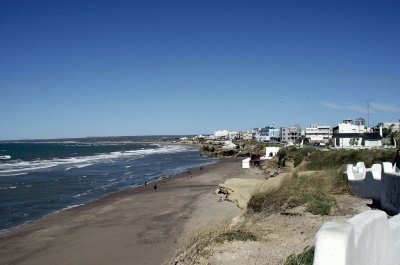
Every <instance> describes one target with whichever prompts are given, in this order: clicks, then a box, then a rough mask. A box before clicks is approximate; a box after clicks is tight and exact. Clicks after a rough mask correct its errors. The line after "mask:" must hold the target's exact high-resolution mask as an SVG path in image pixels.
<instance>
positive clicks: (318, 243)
mask: <svg viewBox="0 0 400 265" xmlns="http://www.w3.org/2000/svg"><path fill="white" fill-rule="evenodd" d="M399 250H400V215H396V216H394V217H393V218H391V219H387V215H386V213H385V212H383V211H379V210H369V211H365V212H363V213H360V214H358V215H356V216H354V217H353V218H351V219H349V220H348V221H347V222H342V223H338V222H327V223H325V224H323V225H322V227H321V228H320V230H319V231H318V233H317V235H316V237H315V253H314V265H398V264H400V251H399Z"/></svg>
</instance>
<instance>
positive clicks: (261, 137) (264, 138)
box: [254, 126, 280, 142]
mask: <svg viewBox="0 0 400 265" xmlns="http://www.w3.org/2000/svg"><path fill="white" fill-rule="evenodd" d="M279 137H280V130H279V129H276V128H274V127H273V126H266V127H264V128H261V129H259V131H258V133H256V134H255V136H254V139H255V140H257V141H260V142H271V141H279Z"/></svg>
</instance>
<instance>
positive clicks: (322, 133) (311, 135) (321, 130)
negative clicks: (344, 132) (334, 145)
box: [304, 124, 332, 143]
mask: <svg viewBox="0 0 400 265" xmlns="http://www.w3.org/2000/svg"><path fill="white" fill-rule="evenodd" d="M304 136H305V137H306V138H308V139H309V140H310V143H328V142H329V140H330V139H331V138H332V129H331V126H325V125H316V124H311V125H310V127H308V128H306V129H305V131H304Z"/></svg>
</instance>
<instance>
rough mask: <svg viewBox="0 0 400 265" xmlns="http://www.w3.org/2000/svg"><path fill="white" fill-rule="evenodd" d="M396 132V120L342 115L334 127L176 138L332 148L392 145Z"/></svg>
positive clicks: (399, 129) (267, 128) (399, 125)
mask: <svg viewBox="0 0 400 265" xmlns="http://www.w3.org/2000/svg"><path fill="white" fill-rule="evenodd" d="M398 133H400V121H396V122H382V123H378V124H377V125H376V126H373V127H369V126H367V124H366V122H365V119H363V118H357V119H355V120H354V121H353V120H352V119H351V118H348V119H344V120H343V121H342V122H341V123H339V124H338V125H337V126H335V127H331V126H327V125H318V124H311V125H310V126H309V127H307V128H301V127H300V125H294V126H292V127H280V128H275V127H274V126H265V127H264V128H254V129H252V130H249V131H241V132H237V131H228V130H218V131H215V132H214V133H213V134H211V135H198V136H195V137H193V138H189V137H181V138H180V139H179V140H180V142H194V143H198V142H200V143H202V142H204V141H207V140H208V141H210V140H211V141H212V140H226V141H227V142H226V143H225V147H226V148H228V149H229V148H235V144H233V143H232V141H233V140H254V141H258V142H265V143H271V144H274V143H281V144H286V145H295V144H299V145H302V144H307V145H314V146H319V147H326V146H329V147H334V148H335V147H336V148H377V147H389V146H391V147H395V146H397V143H396V140H395V138H394V137H393V136H394V135H395V134H398Z"/></svg>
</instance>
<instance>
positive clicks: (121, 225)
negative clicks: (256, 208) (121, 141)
mask: <svg viewBox="0 0 400 265" xmlns="http://www.w3.org/2000/svg"><path fill="white" fill-rule="evenodd" d="M191 172H192V174H188V173H187V172H185V173H181V174H178V175H176V176H174V177H173V178H172V179H165V180H161V181H158V182H157V183H156V185H157V191H155V189H154V183H151V184H148V185H147V186H146V187H144V186H140V187H137V188H131V189H127V190H123V191H121V192H117V193H113V194H110V195H107V196H105V197H102V198H100V199H98V200H95V201H92V202H90V203H87V204H85V205H82V206H78V207H75V208H71V209H68V210H64V211H61V212H58V213H54V214H51V215H48V216H46V217H43V218H41V219H39V220H37V221H34V222H31V223H27V224H24V225H22V226H20V227H18V228H17V229H15V230H12V231H9V232H7V233H3V234H1V235H0V264H38V265H44V264H60V265H61V264H71V265H72V264H74V265H76V264H97V265H98V264H161V263H162V262H163V261H165V260H167V259H168V258H170V257H171V256H172V255H173V254H174V251H175V250H176V248H177V245H178V244H179V242H180V241H181V240H182V239H184V238H185V237H186V236H187V235H188V234H190V233H192V232H193V231H195V230H197V229H199V228H201V227H204V226H206V225H208V224H215V223H217V222H220V221H222V220H224V219H226V218H227V217H235V216H237V215H239V214H240V213H242V211H243V210H241V209H239V208H238V207H237V206H236V205H235V204H233V203H230V202H222V203H221V202H217V201H218V198H219V197H218V195H216V194H214V191H215V190H216V188H217V186H218V184H219V183H221V182H222V181H224V180H225V179H228V178H232V177H241V176H242V177H243V176H245V173H244V171H243V170H242V169H241V163H240V160H222V161H220V162H218V163H216V164H214V165H210V166H207V167H204V169H203V170H200V169H199V168H196V169H192V170H191Z"/></svg>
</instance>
